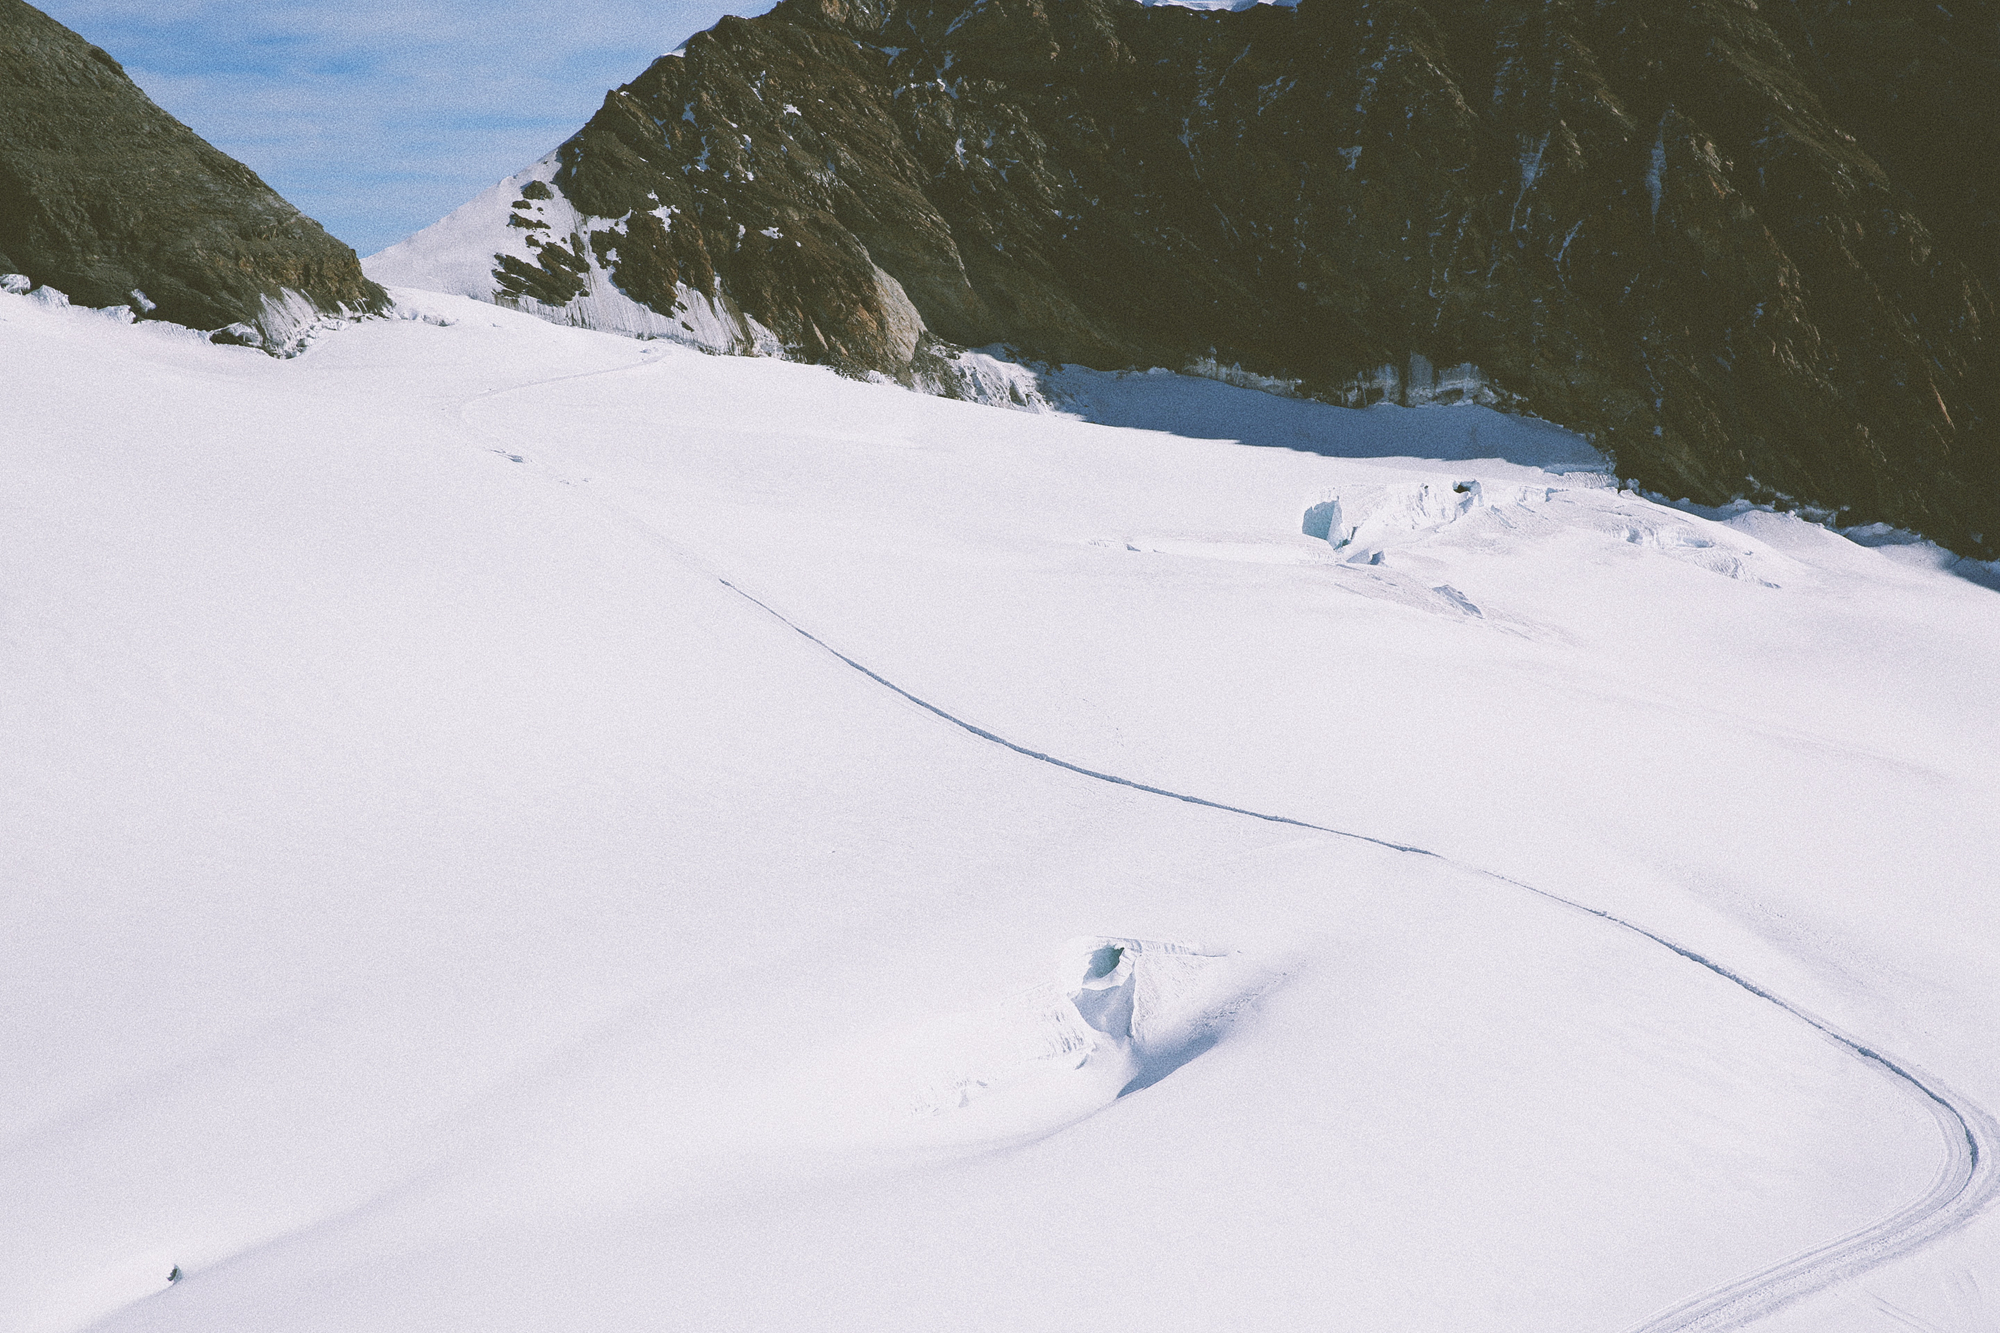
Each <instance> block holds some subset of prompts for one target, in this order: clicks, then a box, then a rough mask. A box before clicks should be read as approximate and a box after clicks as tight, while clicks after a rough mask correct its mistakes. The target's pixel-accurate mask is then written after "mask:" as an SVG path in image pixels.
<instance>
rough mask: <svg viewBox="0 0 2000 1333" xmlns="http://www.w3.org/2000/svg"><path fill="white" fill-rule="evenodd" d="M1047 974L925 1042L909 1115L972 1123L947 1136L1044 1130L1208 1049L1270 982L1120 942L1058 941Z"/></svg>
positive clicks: (1159, 946)
mask: <svg viewBox="0 0 2000 1333" xmlns="http://www.w3.org/2000/svg"><path fill="white" fill-rule="evenodd" d="M1054 970H1055V973H1056V975H1055V978H1054V979H1053V980H1050V981H1047V982H1044V983H1043V984H1041V985H1039V986H1035V987H1033V988H1032V989H1029V990H1026V991H1023V992H1021V993H1019V994H1017V995H1014V996H1012V997H1010V998H1008V999H1007V1000H1004V1001H1002V1002H1000V1003H999V1004H996V1005H993V1006H990V1007H988V1008H986V1009H984V1010H982V1011H978V1012H975V1013H971V1014H964V1015H959V1016H957V1017H955V1018H954V1019H951V1020H948V1021H946V1022H945V1023H942V1024H940V1025H939V1026H938V1027H937V1028H935V1029H934V1030H933V1031H931V1032H930V1033H929V1034H927V1037H928V1041H929V1044H930V1046H931V1058H932V1060H933V1061H934V1063H933V1065H932V1067H931V1068H930V1069H929V1070H928V1071H926V1074H925V1075H924V1076H923V1077H922V1078H921V1079H920V1081H919V1082H918V1085H917V1087H916V1089H915V1091H914V1094H913V1096H912V1098H911V1102H910V1107H911V1111H912V1113H913V1114H915V1115H916V1116H917V1117H919V1118H922V1119H940V1118H946V1117H952V1116H953V1115H954V1114H955V1113H970V1114H969V1115H968V1116H967V1119H969V1120H970V1121H971V1122H972V1123H970V1124H945V1125H942V1126H940V1128H942V1129H944V1130H945V1131H946V1134H947V1136H948V1137H954V1138H957V1137H986V1136H988V1135H989V1134H990V1135H992V1136H996V1137H997V1136H1004V1135H1006V1134H1011V1133H1021V1132H1027V1131H1031V1130H1034V1129H1038V1128H1054V1127H1056V1126H1057V1125H1059V1124H1060V1123H1063V1122H1066V1121H1069V1120H1074V1119H1076V1118H1080V1116H1081V1115H1085V1114H1089V1113H1090V1112H1091V1111H1094V1110H1096V1109H1098V1108H1099V1107H1101V1106H1103V1105H1106V1104H1108V1103H1109V1102H1111V1101H1113V1100H1115V1099H1117V1098H1118V1097H1121V1096H1124V1095H1125V1094H1127V1093H1129V1092H1135V1091H1137V1090H1139V1089H1141V1088H1146V1087H1150V1086H1152V1085H1153V1084H1155V1083H1157V1082H1159V1081H1160V1080H1161V1079H1163V1078H1165V1077H1166V1076H1167V1075H1168V1074H1171V1073H1172V1072H1173V1071H1174V1070H1176V1069H1179V1068H1180V1067H1181V1066H1182V1065H1185V1064H1186V1063H1187V1062H1188V1061H1190V1060H1192V1059H1194V1058H1195V1057H1196V1056H1198V1055H1200V1054H1201V1053H1202V1052H1203V1051H1206V1050H1208V1049H1209V1048H1210V1047H1211V1046H1213V1045H1214V1044H1215V1043H1216V1042H1217V1041H1218V1040H1219V1039H1220V1038H1221V1036H1222V1034H1223V1033H1224V1031H1226V1030H1227V1028H1228V1027H1229V1025H1230V1024H1231V1023H1232V1022H1233V1021H1234V1020H1235V1018H1236V1016H1237V1015H1238V1014H1240V1013H1241V1011H1242V1010H1243V1008H1244V1007H1245V1006H1246V1005H1247V1004H1248V1003H1249V1002H1250V1001H1251V1000H1252V999H1254V998H1255V995H1256V994H1258V993H1261V991H1262V990H1264V989H1267V988H1268V985H1269V980H1270V979H1269V977H1268V976H1267V975H1266V974H1265V973H1264V972H1263V971H1262V970H1261V969H1260V968H1257V967H1255V966H1254V965H1252V964H1250V963H1248V962H1246V961H1245V960H1244V959H1242V958H1241V957H1240V956H1238V955H1235V954H1228V953H1219V952H1210V951H1207V950H1203V949H1200V948H1197V947H1194V946H1191V945H1186V944H1172V943H1165V942H1162V941H1157V940H1139V939H1129V938H1124V937H1118V936H1095V935H1093V936H1081V937H1078V938H1076V939H1072V940H1070V941H1068V942H1067V943H1066V944H1065V945H1064V946H1063V947H1062V949H1061V950H1060V951H1059V959H1058V962H1057V964H1056V967H1055V969H1054Z"/></svg>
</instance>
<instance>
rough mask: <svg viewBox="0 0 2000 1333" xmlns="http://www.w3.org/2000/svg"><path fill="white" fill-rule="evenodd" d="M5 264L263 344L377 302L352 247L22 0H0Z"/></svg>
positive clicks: (284, 344) (5, 268)
mask: <svg viewBox="0 0 2000 1333" xmlns="http://www.w3.org/2000/svg"><path fill="white" fill-rule="evenodd" d="M0 273H24V274H26V275H27V276H28V277H30V278H32V279H34V280H35V281H36V282H39V283H45V284H47V285H48V286H50V287H53V288H57V289H59V290H61V291H63V292H66V293H67V294H68V295H69V296H70V298H71V299H72V300H74V301H76V302H78V303H80V304H84V305H95V306H110V305H126V306H130V307H132V308H133V309H134V311H135V313H137V314H139V315H141V316H151V317H153V318H157V319H166V320H172V321H174V322H175V323H178V324H185V325H188V326H189V327H192V328H197V329H214V330H221V331H222V332H221V333H220V334H219V336H220V337H222V338H224V339H229V340H235V341H242V342H248V343H254V344H256V345H259V346H263V347H265V348H267V349H269V350H272V351H285V350H289V349H290V347H292V346H293V345H295V344H296V341H297V339H298V338H299V337H300V335H301V334H302V333H303V332H304V331H305V330H307V329H309V328H310V327H311V326H312V325H313V324H314V323H315V322H317V321H318V320H320V319H321V318H322V317H325V316H331V315H340V314H360V313H368V312H374V311H379V310H381V309H382V308H384V306H385V304H386V301H387V298H386V296H385V294H384V293H383V291H382V289H381V288H380V287H378V286H376V285H375V284H374V283H373V282H371V281H369V280H368V278H367V277H366V276H364V275H363V273H362V272H361V264H360V261H359V259H357V258H356V257H355V254H354V251H353V250H351V249H349V248H348V247H347V246H345V245H342V244H341V243H340V242H339V241H336V240H335V239H333V238H332V237H331V236H328V235H327V234H326V232H325V231H323V230H321V228H320V225H319V224H318V223H317V222H314V221H313V220H312V219H311V218H308V217H306V216H305V215H303V214H302V213H300V212H299V211H298V210H297V209H296V208H293V207H292V206H291V205H290V204H288V203H286V202H285V201H284V200H283V199H281V198H279V197H278V195H277V194H276V193H275V192H274V191H273V190H272V189H271V188H270V187H269V186H268V185H266V184H264V182H263V181H261V180H259V179H258V178H257V176H256V174H255V173H254V172H252V171H251V170H250V169H249V168H248V167H246V166H244V165H243V164H242V163H240V162H238V161H236V160H235V159H233V158H231V157H229V156H227V155H226V154H224V153H222V152H220V151H218V150H217V149H216V148H214V147H212V146H211V145H210V144H208V143H207V142H206V141H205V140H203V139H202V138H201V137H200V136H199V135H197V134H196V133H195V132H194V131H193V130H191V129H189V128H188V127H187V126H185V125H183V124H181V123H180V122H179V121H178V120H175V119H174V118H173V117H172V116H170V115H168V114H167V113H166V112H165V111H162V110H161V109H160V108H159V107H158V106H156V105H154V103H153V101H152V99H151V98H149V97H147V96H146V94H145V93H143V92H141V91H140V90H139V87H138V85H136V84H134V83H133V82H132V80H131V79H129V78H128V77H126V74H125V71H124V70H123V69H122V68H121V67H120V66H119V64H118V62H117V61H116V60H114V59H112V58H111V56H109V55H107V54H106V53H105V52H103V51H101V50H99V49H98V48H97V47H95V46H92V45H91V44H90V43H89V42H86V41H85V40H84V39H83V38H81V37H79V36H78V35H77V34H75V33H73V32H71V31H70V30H69V29H68V28H66V27H64V26H63V25H62V24H60V23H58V22H56V21H55V20H54V19H52V18H50V17H49V16H48V15H46V14H44V13H42V12H41V11H40V10H38V9H35V8H34V7H32V6H30V5H27V4H25V3H23V2H22V0H0Z"/></svg>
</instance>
